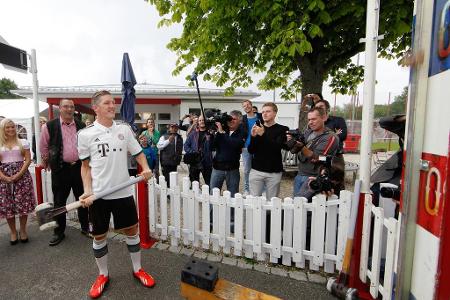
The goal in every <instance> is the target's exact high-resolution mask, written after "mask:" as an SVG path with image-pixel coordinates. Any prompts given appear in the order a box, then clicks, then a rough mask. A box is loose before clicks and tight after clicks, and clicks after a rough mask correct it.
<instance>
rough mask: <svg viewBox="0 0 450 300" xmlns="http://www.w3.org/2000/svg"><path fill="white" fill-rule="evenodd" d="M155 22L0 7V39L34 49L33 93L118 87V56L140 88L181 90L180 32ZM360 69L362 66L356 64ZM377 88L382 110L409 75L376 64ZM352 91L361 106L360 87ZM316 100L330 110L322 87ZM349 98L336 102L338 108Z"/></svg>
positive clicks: (138, 14) (143, 16)
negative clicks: (173, 41)
mask: <svg viewBox="0 0 450 300" xmlns="http://www.w3.org/2000/svg"><path fill="white" fill-rule="evenodd" d="M381 8H383V7H381ZM159 20H160V17H159V16H158V13H157V11H156V9H155V8H154V7H153V6H152V5H150V4H148V3H146V2H144V1H143V0H74V1H69V0H59V1H58V0H39V1H35V0H0V36H2V37H3V38H4V39H5V40H6V41H8V43H9V44H10V45H12V46H14V47H17V48H20V49H23V50H26V51H27V52H29V51H30V49H32V48H34V49H36V52H37V63H38V78H39V84H40V86H73V85H96V84H119V83H120V70H121V62H122V55H123V53H124V52H128V53H129V55H130V59H131V63H132V65H133V69H134V72H135V75H136V79H137V81H138V82H139V83H143V82H147V83H154V84H174V85H187V82H186V80H185V79H184V77H185V76H186V75H187V74H190V73H191V72H192V70H193V68H194V67H193V66H192V67H190V68H188V69H186V71H185V74H183V75H182V76H178V77H173V76H172V75H171V73H172V70H173V69H174V66H175V59H176V56H175V54H174V53H173V52H171V51H169V50H168V49H167V48H166V45H167V43H168V42H169V40H170V38H172V37H177V36H179V35H180V33H181V26H172V27H169V28H168V27H163V28H157V23H158V21H159ZM349 30H351V29H349ZM360 61H361V64H364V57H363V56H362V58H361V60H360ZM2 77H7V78H11V79H13V80H14V81H15V82H16V83H17V84H18V85H19V86H25V85H27V86H30V85H31V84H32V82H31V75H26V74H21V73H17V72H13V71H10V70H6V69H5V68H3V67H2V66H0V78H2ZM255 78H256V77H255ZM377 82H378V83H377V85H376V96H375V97H376V98H375V103H387V101H388V95H389V92H391V95H392V96H391V98H392V99H394V97H395V96H396V95H399V94H400V93H401V91H402V89H403V87H405V86H406V85H407V84H408V70H407V69H406V68H400V67H398V66H397V64H396V62H395V61H386V60H382V59H379V60H378V63H377ZM199 83H200V86H201V87H214V85H213V84H212V83H209V82H203V81H202V80H200V82H199ZM247 89H250V90H252V91H255V92H260V93H261V94H262V96H261V97H259V98H257V99H258V100H261V101H262V100H269V101H271V100H272V99H273V92H272V91H269V92H264V91H260V90H258V88H257V87H256V80H255V83H254V85H253V86H251V87H250V88H247ZM359 91H360V95H361V96H360V98H361V100H362V93H363V90H362V86H361V87H360V88H359ZM277 94H278V93H277ZM323 94H324V96H325V98H327V99H329V100H330V102H331V104H333V101H334V96H333V95H331V91H330V89H329V88H328V86H327V85H326V84H325V85H324V90H323ZM349 98H350V97H349V96H343V95H338V96H337V103H338V105H339V104H342V103H344V102H347V101H348V100H349ZM277 100H279V98H278V97H277Z"/></svg>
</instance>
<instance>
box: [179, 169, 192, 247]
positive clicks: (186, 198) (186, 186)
mask: <svg viewBox="0 0 450 300" xmlns="http://www.w3.org/2000/svg"><path fill="white" fill-rule="evenodd" d="M190 187H191V181H190V180H189V177H184V178H183V193H182V197H181V198H182V200H183V213H182V215H183V227H182V228H183V230H182V235H183V243H184V244H185V245H189V233H186V232H185V230H186V231H188V232H189V202H190V201H191V199H190V195H191V192H190Z"/></svg>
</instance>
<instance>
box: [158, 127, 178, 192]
mask: <svg viewBox="0 0 450 300" xmlns="http://www.w3.org/2000/svg"><path fill="white" fill-rule="evenodd" d="M157 147H158V149H159V151H160V152H159V157H160V161H161V168H162V174H163V176H164V177H165V179H166V181H167V184H168V186H170V176H169V174H170V172H176V170H177V167H178V165H179V164H180V162H181V156H182V153H183V138H182V137H181V135H179V134H178V124H177V123H172V124H170V126H169V132H168V133H167V134H165V135H163V136H162V137H161V138H160V139H159V142H158V145H157Z"/></svg>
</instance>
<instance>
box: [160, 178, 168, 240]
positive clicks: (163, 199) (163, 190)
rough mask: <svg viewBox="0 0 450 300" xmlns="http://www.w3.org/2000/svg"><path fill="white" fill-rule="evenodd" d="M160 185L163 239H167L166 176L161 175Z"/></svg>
mask: <svg viewBox="0 0 450 300" xmlns="http://www.w3.org/2000/svg"><path fill="white" fill-rule="evenodd" d="M159 185H160V186H161V196H160V198H159V202H160V205H161V207H160V209H161V213H160V216H161V239H162V240H163V241H165V240H167V182H166V179H165V177H164V176H162V175H161V176H159Z"/></svg>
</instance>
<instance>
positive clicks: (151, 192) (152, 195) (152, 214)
mask: <svg viewBox="0 0 450 300" xmlns="http://www.w3.org/2000/svg"><path fill="white" fill-rule="evenodd" d="M156 185H157V184H156V179H155V178H152V179H150V182H149V184H148V210H149V224H150V234H152V233H156V211H157V210H156V203H157V201H156V188H157V187H156Z"/></svg>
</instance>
